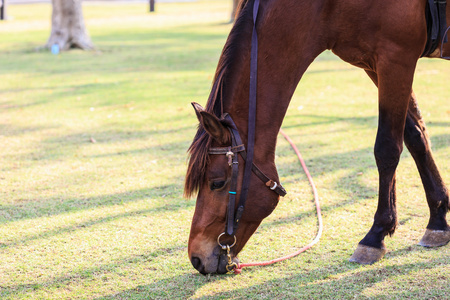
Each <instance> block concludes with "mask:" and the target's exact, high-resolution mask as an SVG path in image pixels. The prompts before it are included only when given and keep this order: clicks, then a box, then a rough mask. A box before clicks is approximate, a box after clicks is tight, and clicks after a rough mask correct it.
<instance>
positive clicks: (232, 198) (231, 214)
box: [208, 114, 286, 236]
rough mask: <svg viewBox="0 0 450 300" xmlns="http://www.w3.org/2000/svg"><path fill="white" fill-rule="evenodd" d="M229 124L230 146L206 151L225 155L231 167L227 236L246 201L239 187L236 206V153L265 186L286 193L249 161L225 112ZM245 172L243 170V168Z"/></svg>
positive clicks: (245, 180) (236, 221)
mask: <svg viewBox="0 0 450 300" xmlns="http://www.w3.org/2000/svg"><path fill="white" fill-rule="evenodd" d="M223 119H225V120H226V121H227V122H228V123H229V124H230V125H231V126H230V127H229V131H230V135H231V146H229V147H213V148H210V149H209V151H208V153H209V154H210V155H226V156H227V157H228V165H229V166H230V167H231V180H230V190H229V192H228V194H229V201H228V207H227V221H226V226H225V232H224V233H226V234H227V235H229V236H234V235H235V233H236V230H237V228H238V226H239V221H240V220H241V217H242V214H243V212H244V208H245V203H246V201H247V194H246V195H244V194H243V192H242V189H241V194H240V198H239V203H238V205H237V209H236V211H235V207H236V196H237V192H236V189H237V181H238V175H239V161H238V154H239V155H240V156H241V157H242V159H243V160H244V162H245V167H247V166H250V169H251V171H252V172H253V173H254V174H255V175H256V176H257V177H258V178H259V179H260V180H261V181H262V182H263V183H264V184H265V185H266V186H267V188H269V189H271V190H272V191H274V192H275V193H277V194H278V195H280V196H282V197H283V196H285V195H286V190H285V189H284V188H283V186H282V185H281V184H280V183H277V182H276V181H274V180H272V179H270V178H269V177H268V176H267V175H266V174H264V172H263V171H261V169H259V168H258V167H257V166H256V165H255V164H254V163H253V162H250V159H249V153H248V151H245V146H244V144H243V143H242V140H241V136H240V135H239V131H238V130H237V128H236V125H235V124H234V122H233V119H232V118H231V117H230V115H229V114H225V115H224V116H223ZM244 172H245V170H244ZM249 180H250V178H245V173H244V179H243V181H242V186H244V185H245V183H246V182H248V183H249Z"/></svg>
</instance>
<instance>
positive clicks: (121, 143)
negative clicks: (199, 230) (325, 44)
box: [0, 0, 450, 299]
mask: <svg viewBox="0 0 450 300" xmlns="http://www.w3.org/2000/svg"><path fill="white" fill-rule="evenodd" d="M230 9H231V1H225V0H221V1H219V0H215V1H200V2H192V3H176V4H166V3H158V4H157V13H156V14H148V13H146V10H147V5H146V4H129V5H122V4H111V5H95V4H85V5H84V14H85V19H86V24H87V27H88V30H89V33H90V35H91V37H92V40H93V42H94V43H95V45H96V46H97V48H98V51H96V52H87V53H86V52H82V51H77V50H75V51H71V52H68V53H63V54H62V55H59V56H53V55H51V54H50V53H49V52H42V51H35V50H34V49H36V48H37V47H39V46H41V45H43V44H44V43H45V41H46V39H47V37H48V35H49V32H50V28H49V26H50V14H51V7H50V5H48V4H36V5H15V6H14V5H11V6H9V10H8V12H9V15H11V16H13V19H12V20H11V21H8V22H2V23H0V40H1V41H2V42H1V43H0V57H1V59H0V144H1V147H0V170H1V172H0V298H1V299H168V298H180V299H185V298H192V299H199V298H201V299H207V298H217V299H269V298H275V299H285V298H291V299H293V298H296V299H301V298H304V299H312V298H316V299H352V298H357V299H369V298H370V299H399V298H408V299H444V298H448V297H450V285H449V278H450V266H449V264H450V246H446V247H441V248H439V249H424V248H421V247H419V246H417V242H418V240H419V239H420V237H421V236H422V234H423V232H424V230H425V226H426V224H427V220H428V208H427V205H426V201H425V196H424V192H423V189H422V187H421V183H420V179H419V176H418V172H417V171H416V168H415V166H414V162H413V160H412V158H411V155H410V154H409V153H407V152H406V151H405V152H404V153H403V155H402V160H401V163H400V166H399V168H398V181H397V182H398V188H397V193H398V198H399V199H398V206H399V207H398V212H399V221H400V224H399V228H398V229H397V231H396V233H395V235H394V236H393V237H392V238H388V239H387V240H386V242H387V247H388V249H389V252H388V253H387V255H386V256H385V258H384V259H383V260H382V261H380V262H379V263H377V264H374V265H372V266H359V265H355V264H351V263H349V262H348V258H349V256H350V255H351V253H352V252H353V250H354V249H355V247H356V244H357V243H358V241H359V240H360V239H361V238H362V237H363V236H364V234H365V233H366V232H367V230H368V229H369V228H370V226H371V222H372V219H373V214H374V212H375V210H376V204H377V182H378V179H377V171H376V168H375V163H374V159H373V155H372V147H373V143H374V140H375V133H376V126H377V91H376V89H375V87H374V86H373V84H372V83H371V81H370V80H369V79H368V78H367V76H365V74H364V72H363V71H361V70H359V69H356V68H353V67H351V66H349V65H347V64H345V63H343V62H341V61H340V60H339V59H337V58H336V57H335V56H333V55H332V54H330V53H325V54H323V55H321V56H320V57H319V58H318V59H317V60H316V62H314V64H313V65H312V66H311V67H310V69H309V70H308V72H307V74H306V75H305V76H304V78H303V80H302V82H301V83H300V85H299V87H298V89H297V91H296V93H295V95H294V98H293V100H292V103H291V106H290V108H289V111H288V114H287V116H286V119H285V121H284V125H283V128H284V130H285V131H286V132H287V133H288V134H289V135H290V136H291V138H292V139H293V140H294V141H295V142H296V143H297V146H298V147H299V149H300V151H301V152H302V154H303V156H304V158H305V159H306V163H307V165H308V166H309V168H310V172H311V173H312V175H313V177H314V180H315V182H316V185H317V188H318V190H319V194H320V196H321V202H322V207H323V215H324V223H325V229H324V234H323V238H322V240H321V242H320V243H319V244H318V245H317V246H315V247H314V248H313V249H311V250H309V251H307V252H306V253H304V254H302V255H300V256H298V257H296V258H294V259H291V260H289V261H286V262H282V263H279V264H277V265H274V266H269V267H265V268H257V267H255V268H249V269H244V271H243V273H242V274H241V275H239V276H234V275H225V276H212V277H210V278H206V277H204V276H201V275H199V274H197V272H196V271H195V270H194V269H193V268H192V266H191V265H190V262H189V260H188V257H187V239H188V234H189V227H190V220H191V217H192V214H193V209H194V205H195V200H194V199H190V200H186V199H183V198H182V196H181V194H182V187H183V177H184V173H185V169H186V149H187V147H188V146H189V144H190V141H191V139H192V138H193V136H194V134H195V130H196V125H197V124H196V118H195V116H194V113H193V110H192V108H191V106H190V102H191V101H197V102H199V103H202V104H204V103H205V101H206V99H207V96H208V93H209V89H210V87H211V80H212V77H213V74H214V70H215V66H216V64H217V60H218V57H219V55H220V51H221V48H222V46H223V44H224V42H225V39H226V36H227V33H228V32H229V30H230V28H231V25H228V24H225V23H226V21H227V20H228V18H229V11H230ZM449 76H450V68H449V64H448V62H445V61H439V60H422V61H421V62H420V63H419V66H418V69H417V74H416V79H415V86H414V88H415V92H416V94H417V95H418V96H419V99H420V104H421V110H422V113H423V115H424V117H425V118H426V121H427V123H428V127H429V132H430V134H431V136H432V142H433V147H434V152H435V158H436V161H437V162H438V164H439V166H440V168H441V171H442V175H443V177H444V180H445V181H446V182H450V169H449V166H450V131H449V128H450V127H449V121H448V120H449V116H450V108H449V106H448V92H449V89H448V78H449ZM278 144H279V145H278V150H277V165H278V167H279V173H280V176H281V177H282V182H283V184H284V185H285V187H286V188H287V190H288V195H287V196H286V197H285V198H284V199H283V200H282V201H281V202H280V205H279V207H278V208H277V209H276V211H275V212H274V214H273V215H271V216H270V217H269V218H268V219H267V220H265V221H264V222H263V224H262V225H261V227H260V228H259V229H258V231H257V233H256V234H255V235H254V236H253V237H252V238H251V240H250V241H249V243H248V245H247V246H246V248H245V249H244V250H243V252H242V253H241V255H240V259H241V261H243V262H249V261H254V260H261V259H270V258H274V257H277V256H279V255H280V254H287V253H289V252H290V251H292V250H294V249H297V248H298V247H300V246H302V245H304V244H306V243H308V242H309V241H310V240H311V239H312V238H313V236H314V234H315V232H316V218H315V214H314V207H313V203H312V195H311V192H310V187H309V186H308V184H307V181H306V178H305V176H304V175H303V173H302V171H301V170H300V166H299V165H298V163H297V162H296V158H295V156H294V154H293V152H292V151H291V150H290V148H289V145H288V144H287V143H286V142H285V141H284V140H283V139H281V138H280V139H279V143H278Z"/></svg>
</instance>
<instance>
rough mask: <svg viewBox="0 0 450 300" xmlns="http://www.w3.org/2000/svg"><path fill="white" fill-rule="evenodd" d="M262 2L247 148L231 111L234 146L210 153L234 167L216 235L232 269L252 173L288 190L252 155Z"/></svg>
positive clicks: (255, 41) (254, 48) (255, 10)
mask: <svg viewBox="0 0 450 300" xmlns="http://www.w3.org/2000/svg"><path fill="white" fill-rule="evenodd" d="M259 1H260V0H255V1H254V3H253V32H252V44H251V53H250V87H249V108H248V132H247V151H246V147H245V146H244V144H243V143H242V140H241V136H240V135H239V131H238V130H237V127H236V125H235V124H234V122H233V119H232V118H231V116H230V115H229V114H224V115H223V116H222V118H223V119H225V120H226V121H228V122H229V123H230V124H231V126H230V127H229V131H230V135H231V146H229V147H219V148H210V150H209V152H208V153H209V154H210V155H218V154H219V155H220V154H222V155H223V154H225V155H226V156H227V157H228V164H229V165H230V167H231V181H230V190H229V192H228V193H229V201H228V207H227V220H226V225H225V232H223V233H221V234H220V235H219V236H218V237H217V243H218V244H219V246H220V247H221V248H222V250H224V251H226V252H227V257H228V264H227V267H226V268H227V270H228V271H232V269H233V268H234V267H235V266H236V264H235V263H233V261H232V259H231V254H230V248H231V247H233V246H234V245H235V244H236V235H235V234H236V230H237V228H238V226H239V222H240V220H241V217H242V214H243V213H244V209H245V203H246V201H247V196H248V189H249V186H250V178H251V174H252V172H253V173H254V174H255V175H256V176H257V177H258V178H259V179H260V180H261V181H262V182H264V184H265V185H266V186H267V187H268V188H270V189H271V190H273V191H274V192H275V193H277V194H278V195H280V196H284V195H286V190H285V189H284V188H283V186H282V185H281V184H280V183H277V182H276V181H274V180H272V179H270V178H269V177H267V176H266V175H265V174H264V173H263V172H262V171H261V170H260V169H259V168H258V167H257V166H256V165H255V164H254V163H253V154H254V148H255V132H256V93H257V73H258V36H257V33H256V18H257V16H258V10H259ZM238 154H239V155H240V156H241V157H242V158H243V160H244V162H245V166H244V177H243V179H242V186H241V192H240V197H239V202H238V205H237V208H236V196H237V191H236V190H237V180H238V175H239V161H238ZM224 235H228V236H231V237H232V238H234V242H232V244H231V245H229V244H222V243H221V241H220V239H221V237H222V236H224Z"/></svg>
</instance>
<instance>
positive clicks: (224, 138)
mask: <svg viewBox="0 0 450 300" xmlns="http://www.w3.org/2000/svg"><path fill="white" fill-rule="evenodd" d="M200 115H201V120H200V123H201V124H202V125H203V128H205V130H206V132H208V133H209V135H211V136H212V137H213V138H214V139H215V140H216V141H217V142H219V143H220V144H222V145H225V144H228V143H229V140H230V133H229V132H228V129H227V128H226V127H225V126H224V125H223V124H222V122H220V120H219V119H218V118H217V117H216V116H215V115H213V114H210V113H208V112H206V111H202V112H200Z"/></svg>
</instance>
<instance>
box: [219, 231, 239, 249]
mask: <svg viewBox="0 0 450 300" xmlns="http://www.w3.org/2000/svg"><path fill="white" fill-rule="evenodd" d="M224 234H225V232H222V233H221V234H220V235H219V236H218V237H217V244H219V246H220V247H221V248H222V249H224V250H225V249H227V247H229V248H232V247H233V246H234V245H236V236H235V235H234V234H233V237H234V242H233V244H232V245H231V246H228V245H226V246H224V245H222V244H221V243H220V238H221V237H222V235H224Z"/></svg>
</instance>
